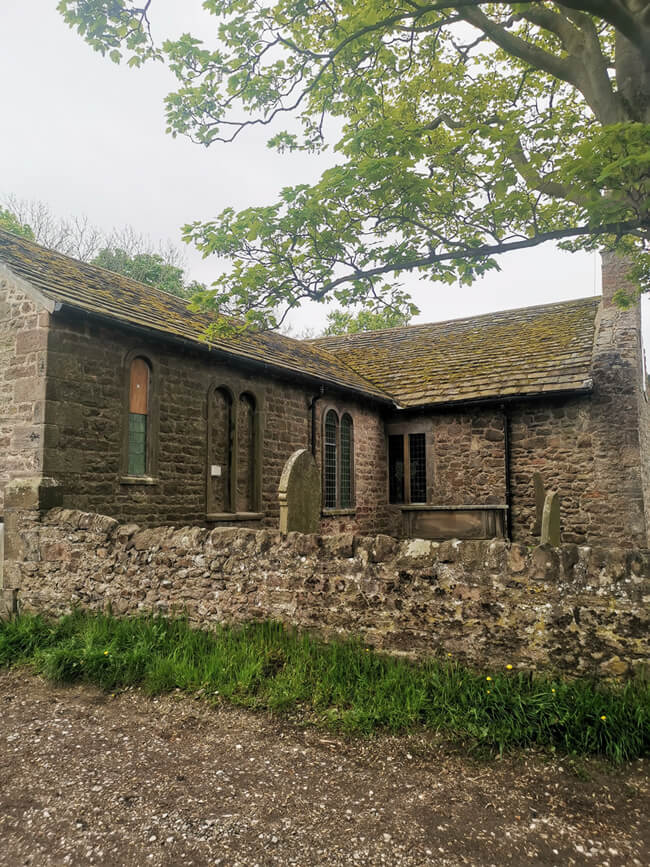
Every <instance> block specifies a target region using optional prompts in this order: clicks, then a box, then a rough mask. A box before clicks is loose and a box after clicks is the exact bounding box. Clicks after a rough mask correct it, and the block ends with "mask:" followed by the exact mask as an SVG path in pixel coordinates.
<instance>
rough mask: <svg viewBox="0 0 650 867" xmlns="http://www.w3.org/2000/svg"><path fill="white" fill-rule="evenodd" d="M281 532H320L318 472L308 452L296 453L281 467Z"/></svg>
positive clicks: (284, 533)
mask: <svg viewBox="0 0 650 867" xmlns="http://www.w3.org/2000/svg"><path fill="white" fill-rule="evenodd" d="M278 500H279V502H280V532H281V533H282V534H283V535H286V534H287V533H293V532H297V533H318V532H319V530H320V512H321V490H320V473H319V471H318V467H317V466H316V461H315V459H314V456H313V455H312V453H311V452H310V451H308V450H307V449H299V450H298V451H295V452H294V453H293V454H292V455H291V457H290V458H289V460H288V461H287V462H286V464H285V465H284V469H283V471H282V476H281V478H280V485H279V487H278Z"/></svg>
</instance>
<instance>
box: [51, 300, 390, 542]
mask: <svg viewBox="0 0 650 867" xmlns="http://www.w3.org/2000/svg"><path fill="white" fill-rule="evenodd" d="M133 353H141V354H142V355H143V356H144V357H146V358H147V359H149V360H150V361H151V365H152V371H153V373H152V378H153V383H154V388H155V390H156V401H155V404H156V409H157V414H158V420H157V437H156V439H157V452H158V453H157V474H156V478H155V479H151V480H149V481H148V482H147V483H138V484H133V483H126V482H125V480H124V475H125V468H124V461H123V457H122V451H123V434H124V425H125V424H126V412H125V390H126V377H127V368H126V366H125V360H126V359H128V358H129V357H132V356H133ZM219 385H227V386H230V387H231V388H232V389H233V390H234V391H237V392H238V393H239V392H240V391H247V392H250V393H251V394H253V395H255V398H256V401H257V405H258V408H259V412H260V415H261V419H260V428H261V431H262V438H263V442H262V449H261V452H262V471H261V476H260V479H261V491H260V508H261V513H262V514H263V517H262V518H261V519H260V520H255V521H238V523H239V524H241V525H243V526H251V527H255V526H270V527H277V526H278V519H279V507H278V496H277V491H278V484H279V481H280V476H281V473H282V469H283V467H284V464H285V463H286V461H287V459H288V458H289V457H290V455H291V454H292V453H293V452H294V451H296V450H297V449H300V448H309V447H310V438H311V412H310V409H309V403H310V401H311V398H312V397H313V395H314V394H315V393H317V389H316V388H315V387H312V386H309V385H308V384H305V385H303V384H298V383H290V382H287V381H286V380H282V379H279V378H275V377H272V376H270V375H260V374H259V373H246V372H244V371H242V369H241V368H234V367H233V366H232V365H231V364H228V363H225V362H223V361H219V360H218V358H217V357H216V356H214V355H211V354H208V353H207V352H203V353H202V352H198V351H190V350H187V351H184V350H183V349H182V348H181V347H175V346H173V345H171V344H164V343H161V342H160V341H154V340H148V339H146V338H143V337H141V336H140V335H137V334H134V333H133V332H129V331H128V330H126V329H125V330H120V329H118V328H116V327H104V326H103V325H101V324H99V323H97V321H92V320H90V319H87V318H84V317H82V316H73V315H71V314H69V313H68V314H67V315H66V316H65V317H63V316H62V315H57V316H55V317H52V322H51V328H50V334H49V363H48V382H47V404H46V408H47V422H48V424H47V437H46V447H45V454H44V470H43V472H44V474H45V475H48V476H52V477H54V478H56V479H57V480H58V481H59V482H60V483H61V485H62V488H63V492H64V493H63V505H64V506H67V507H75V508H81V509H86V510H90V511H101V512H104V513H108V514H110V515H112V516H113V517H115V518H117V519H119V520H121V521H137V522H139V523H140V524H157V523H168V522H169V523H187V522H191V523H196V524H202V523H204V522H205V520H206V513H207V511H208V509H207V498H206V492H207V484H208V475H207V473H208V465H209V464H212V463H214V464H219V463H221V461H220V460H217V459H215V458H214V456H213V459H211V460H209V459H208V451H207V450H208V420H207V415H208V403H207V402H208V392H209V390H210V388H211V387H213V388H214V387H215V386H219ZM326 403H328V405H334V406H336V407H337V408H340V409H341V411H344V410H347V411H349V412H350V413H351V414H352V416H353V419H354V426H355V461H356V466H357V476H356V483H357V491H356V494H357V496H356V502H357V508H356V509H355V510H354V511H353V513H352V514H347V515H336V516H332V517H331V518H326V519H324V524H328V525H332V524H334V526H335V527H336V528H339V527H341V526H343V527H346V528H349V529H354V530H357V531H363V532H371V531H376V530H378V529H381V528H382V527H381V526H380V525H381V523H382V521H385V519H386V508H385V506H382V505H381V503H382V502H383V503H385V499H386V497H385V493H384V489H385V484H386V482H385V479H386V469H385V458H384V449H385V445H384V438H383V428H382V422H381V419H380V418H379V416H378V415H377V413H374V412H371V411H369V410H368V409H367V407H366V406H365V405H364V404H363V403H362V402H355V401H350V400H349V399H348V400H345V399H343V400H339V399H338V397H337V396H336V393H334V394H332V395H330V394H327V395H326V396H325V397H324V398H323V399H322V400H321V401H320V402H319V403H318V404H317V408H318V415H317V421H318V424H317V449H316V458H317V461H318V462H319V465H320V461H321V454H320V443H321V439H320V432H321V425H320V412H321V411H322V409H323V407H324V405H325V404H326ZM239 446H240V448H243V443H242V441H240V443H239ZM247 460H248V462H249V463H250V460H251V458H250V455H249V457H248V459H247ZM242 463H243V462H242V461H240V467H241V465H242ZM238 481H239V485H238V487H239V489H240V491H241V490H243V485H242V480H241V478H240V479H239V480H238ZM378 503H379V506H378Z"/></svg>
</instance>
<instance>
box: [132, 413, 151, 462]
mask: <svg viewBox="0 0 650 867" xmlns="http://www.w3.org/2000/svg"><path fill="white" fill-rule="evenodd" d="M128 472H129V475H130V476H144V475H145V474H146V472H147V416H146V415H141V414H139V413H136V412H130V413H129V466H128Z"/></svg>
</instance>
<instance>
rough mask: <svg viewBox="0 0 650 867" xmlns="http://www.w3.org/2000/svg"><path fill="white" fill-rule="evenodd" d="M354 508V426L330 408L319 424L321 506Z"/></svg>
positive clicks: (345, 414)
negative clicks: (321, 452) (321, 461)
mask: <svg viewBox="0 0 650 867" xmlns="http://www.w3.org/2000/svg"><path fill="white" fill-rule="evenodd" d="M353 506H354V426H353V422H352V416H350V414H349V413H347V412H346V413H344V414H343V416H342V417H341V420H340V423H339V417H338V414H337V412H336V410H334V409H330V410H328V411H327V413H326V414H325V421H324V424H323V507H324V508H325V509H351V508H352V507H353Z"/></svg>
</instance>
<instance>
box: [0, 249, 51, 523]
mask: <svg viewBox="0 0 650 867" xmlns="http://www.w3.org/2000/svg"><path fill="white" fill-rule="evenodd" d="M48 320H49V314H48V313H47V312H45V311H38V310H37V308H36V305H35V304H34V302H33V301H32V300H31V299H30V298H29V297H28V296H27V295H26V294H25V293H24V291H22V289H21V288H20V287H19V286H18V285H17V284H16V281H15V280H14V278H13V277H12V276H10V275H9V274H8V273H7V272H6V271H4V270H3V269H2V267H1V266H0V516H2V514H3V503H4V493H3V492H4V486H5V485H6V483H7V482H8V481H9V480H10V479H14V478H19V477H21V476H33V475H36V474H40V473H41V471H42V460H43V404H44V398H45V371H46V357H47V352H46V350H47V326H48Z"/></svg>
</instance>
